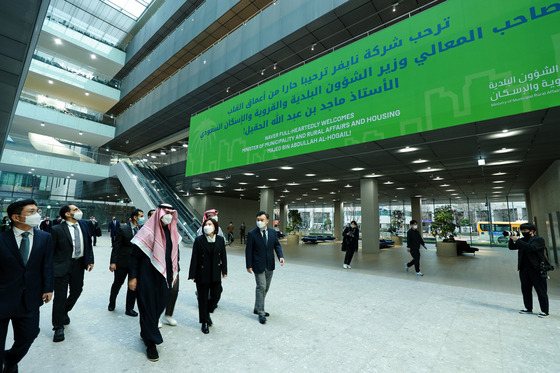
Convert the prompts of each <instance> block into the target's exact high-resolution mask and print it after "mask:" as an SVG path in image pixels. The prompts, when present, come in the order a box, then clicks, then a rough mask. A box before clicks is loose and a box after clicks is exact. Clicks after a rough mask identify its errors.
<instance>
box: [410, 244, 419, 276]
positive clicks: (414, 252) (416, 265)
mask: <svg viewBox="0 0 560 373" xmlns="http://www.w3.org/2000/svg"><path fill="white" fill-rule="evenodd" d="M410 255H412V260H411V261H410V262H408V263H407V266H408V267H412V266H414V270H415V271H416V272H420V248H418V249H410Z"/></svg>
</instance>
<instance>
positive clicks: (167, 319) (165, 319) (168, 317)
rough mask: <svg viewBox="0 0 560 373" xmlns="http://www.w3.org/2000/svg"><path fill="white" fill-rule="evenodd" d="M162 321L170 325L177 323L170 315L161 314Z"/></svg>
mask: <svg viewBox="0 0 560 373" xmlns="http://www.w3.org/2000/svg"><path fill="white" fill-rule="evenodd" d="M163 321H165V322H166V323H167V324H169V325H171V326H175V325H177V320H175V319H174V318H173V317H171V316H167V315H165V316H163Z"/></svg>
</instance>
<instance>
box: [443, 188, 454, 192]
mask: <svg viewBox="0 0 560 373" xmlns="http://www.w3.org/2000/svg"><path fill="white" fill-rule="evenodd" d="M445 191H446V192H454V191H455V189H445Z"/></svg>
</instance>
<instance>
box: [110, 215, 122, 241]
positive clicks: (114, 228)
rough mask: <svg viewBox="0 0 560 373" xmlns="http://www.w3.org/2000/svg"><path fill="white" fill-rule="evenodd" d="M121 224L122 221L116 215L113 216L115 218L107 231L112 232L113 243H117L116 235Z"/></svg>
mask: <svg viewBox="0 0 560 373" xmlns="http://www.w3.org/2000/svg"><path fill="white" fill-rule="evenodd" d="M120 226H121V223H120V222H119V221H118V220H117V218H116V217H115V216H113V219H111V221H110V222H109V229H108V231H107V232H109V233H110V234H111V245H112V244H114V243H115V237H117V232H118V231H119V228H120Z"/></svg>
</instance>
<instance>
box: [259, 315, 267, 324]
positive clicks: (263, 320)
mask: <svg viewBox="0 0 560 373" xmlns="http://www.w3.org/2000/svg"><path fill="white" fill-rule="evenodd" d="M259 322H260V323H261V324H266V316H260V315H259Z"/></svg>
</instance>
